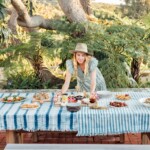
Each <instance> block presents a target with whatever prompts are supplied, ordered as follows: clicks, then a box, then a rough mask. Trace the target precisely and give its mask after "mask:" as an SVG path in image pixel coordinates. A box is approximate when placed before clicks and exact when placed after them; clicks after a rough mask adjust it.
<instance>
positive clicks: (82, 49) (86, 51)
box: [69, 43, 92, 55]
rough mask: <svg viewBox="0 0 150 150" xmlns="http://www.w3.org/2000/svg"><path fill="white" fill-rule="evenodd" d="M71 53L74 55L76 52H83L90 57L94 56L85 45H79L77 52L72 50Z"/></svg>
mask: <svg viewBox="0 0 150 150" xmlns="http://www.w3.org/2000/svg"><path fill="white" fill-rule="evenodd" d="M69 52H70V53H72V54H73V53H76V52H82V53H86V54H88V55H92V54H91V53H89V52H88V49H87V45H86V44H85V43H77V45H76V47H75V50H70V51H69Z"/></svg>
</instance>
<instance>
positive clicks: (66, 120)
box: [0, 92, 77, 131]
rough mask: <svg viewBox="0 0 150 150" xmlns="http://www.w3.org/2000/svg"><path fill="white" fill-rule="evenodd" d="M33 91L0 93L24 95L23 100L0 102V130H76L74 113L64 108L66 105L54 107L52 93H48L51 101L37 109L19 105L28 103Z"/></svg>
mask: <svg viewBox="0 0 150 150" xmlns="http://www.w3.org/2000/svg"><path fill="white" fill-rule="evenodd" d="M34 94H35V93H11V94H10V93H6V92H5V93H2V92H1V93H0V97H5V96H12V95H19V96H23V97H26V100H25V101H24V102H21V103H20V102H19V103H15V104H6V103H2V102H0V130H19V129H23V130H26V131H36V130H51V131H77V117H76V113H71V112H68V111H67V110H66V107H55V106H54V104H53V97H54V93H49V95H50V99H51V102H45V103H43V104H42V105H41V107H40V108H38V109H32V110H29V109H28V110H24V109H21V108H20V106H21V105H22V104H23V103H28V102H29V103H30V102H31V100H32V98H33V95H34Z"/></svg>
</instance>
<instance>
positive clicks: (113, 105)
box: [109, 101, 128, 108]
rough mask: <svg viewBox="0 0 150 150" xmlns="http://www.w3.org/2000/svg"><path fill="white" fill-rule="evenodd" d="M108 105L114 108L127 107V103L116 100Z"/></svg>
mask: <svg viewBox="0 0 150 150" xmlns="http://www.w3.org/2000/svg"><path fill="white" fill-rule="evenodd" d="M109 105H110V107H116V108H121V107H127V106H128V105H127V104H126V103H124V102H117V101H113V102H110V103H109Z"/></svg>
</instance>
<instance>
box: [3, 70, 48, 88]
mask: <svg viewBox="0 0 150 150" xmlns="http://www.w3.org/2000/svg"><path fill="white" fill-rule="evenodd" d="M4 88H5V89H47V88H51V86H50V81H47V82H44V83H43V82H41V81H40V80H39V78H38V77H37V76H36V75H35V74H34V72H32V71H30V72H27V71H26V70H24V71H22V72H16V71H13V72H12V73H10V74H9V77H8V82H7V85H6V86H5V87H4Z"/></svg>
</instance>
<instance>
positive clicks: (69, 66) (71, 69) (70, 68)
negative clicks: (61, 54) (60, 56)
mask: <svg viewBox="0 0 150 150" xmlns="http://www.w3.org/2000/svg"><path fill="white" fill-rule="evenodd" d="M66 69H67V70H68V71H69V72H70V73H71V74H73V72H74V67H73V62H72V60H71V59H69V60H67V61H66Z"/></svg>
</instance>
